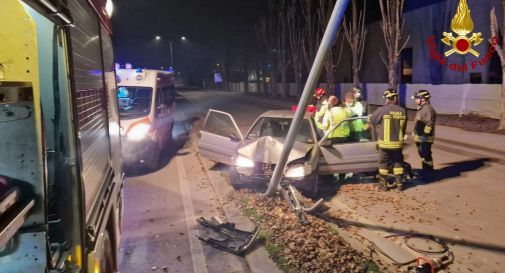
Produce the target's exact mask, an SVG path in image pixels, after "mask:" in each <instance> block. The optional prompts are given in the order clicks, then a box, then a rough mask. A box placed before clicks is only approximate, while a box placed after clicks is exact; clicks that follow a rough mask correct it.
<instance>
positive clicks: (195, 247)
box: [176, 157, 208, 273]
mask: <svg viewBox="0 0 505 273" xmlns="http://www.w3.org/2000/svg"><path fill="white" fill-rule="evenodd" d="M176 161H177V173H178V174H179V185H180V186H181V194H182V203H183V204H184V215H185V216H186V217H185V218H186V229H187V232H188V237H189V249H190V251H191V260H192V261H193V271H194V272H195V273H208V271H207V263H206V262H205V255H204V254H203V248H202V244H201V242H200V239H198V238H197V237H196V236H199V233H198V230H196V229H191V225H192V224H194V223H196V217H195V213H194V211H195V210H194V208H193V202H192V198H191V190H190V189H189V184H188V182H187V181H186V180H185V178H186V171H185V170H184V165H183V163H182V161H181V158H180V157H177V159H176ZM190 221H191V222H190Z"/></svg>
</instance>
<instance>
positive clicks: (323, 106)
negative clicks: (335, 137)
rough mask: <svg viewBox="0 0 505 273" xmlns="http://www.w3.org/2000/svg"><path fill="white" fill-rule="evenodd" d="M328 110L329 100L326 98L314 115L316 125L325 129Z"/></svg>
mask: <svg viewBox="0 0 505 273" xmlns="http://www.w3.org/2000/svg"><path fill="white" fill-rule="evenodd" d="M327 111H328V100H325V101H323V102H322V103H321V107H320V108H319V110H318V111H317V112H316V114H315V115H314V121H315V122H316V126H317V128H319V129H321V130H324V125H323V118H324V115H325V114H326V112H327Z"/></svg>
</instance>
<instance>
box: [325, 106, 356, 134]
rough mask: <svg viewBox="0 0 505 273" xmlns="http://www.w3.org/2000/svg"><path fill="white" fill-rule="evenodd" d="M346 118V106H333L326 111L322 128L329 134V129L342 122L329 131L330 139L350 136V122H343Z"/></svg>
mask: <svg viewBox="0 0 505 273" xmlns="http://www.w3.org/2000/svg"><path fill="white" fill-rule="evenodd" d="M346 119H347V112H346V111H345V109H344V108H342V107H340V106H335V107H332V108H331V109H330V110H328V111H327V112H326V115H325V116H324V118H323V124H322V128H321V129H322V130H324V133H325V134H327V133H328V131H329V130H332V129H333V128H334V127H335V126H337V125H338V124H340V126H338V127H337V128H335V129H334V130H332V131H331V132H330V133H329V135H328V139H332V138H345V137H348V136H349V134H350V129H349V124H348V122H342V121H344V120H346Z"/></svg>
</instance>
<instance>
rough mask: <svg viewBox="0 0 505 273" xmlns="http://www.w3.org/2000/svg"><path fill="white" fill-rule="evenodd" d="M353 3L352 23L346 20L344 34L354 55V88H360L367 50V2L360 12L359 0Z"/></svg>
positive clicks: (353, 0) (354, 0) (352, 0)
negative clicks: (361, 71) (364, 56)
mask: <svg viewBox="0 0 505 273" xmlns="http://www.w3.org/2000/svg"><path fill="white" fill-rule="evenodd" d="M351 2H352V18H351V22H347V21H346V20H344V33H345V39H346V40H347V43H348V44H349V46H350V47H351V54H352V78H353V86H354V87H356V88H358V87H359V85H360V79H359V72H360V70H361V64H362V63H363V52H364V50H365V40H366V34H367V29H366V27H365V16H366V0H365V3H364V7H365V8H363V10H360V11H359V14H358V4H357V3H356V2H357V0H351Z"/></svg>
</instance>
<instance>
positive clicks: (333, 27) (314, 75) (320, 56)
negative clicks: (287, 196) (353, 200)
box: [265, 0, 349, 196]
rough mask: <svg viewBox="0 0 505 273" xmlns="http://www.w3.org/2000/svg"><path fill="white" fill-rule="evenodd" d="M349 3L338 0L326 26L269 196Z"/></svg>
mask: <svg viewBox="0 0 505 273" xmlns="http://www.w3.org/2000/svg"><path fill="white" fill-rule="evenodd" d="M348 3H349V0H338V1H337V3H336V4H335V7H334V8H333V13H332V15H331V18H330V21H329V22H328V26H327V27H326V31H325V33H324V36H323V39H322V41H321V45H320V46H319V50H318V51H317V55H316V58H315V60H314V64H312V68H311V70H310V73H309V77H308V79H307V83H305V88H304V89H303V93H302V96H301V98H300V101H299V102H298V109H297V110H296V113H295V116H294V118H293V122H292V123H291V126H290V127H289V130H288V135H287V136H286V141H285V142H284V146H283V148H282V152H281V155H280V158H279V162H277V164H276V165H275V170H274V173H273V175H272V178H271V179H270V183H269V184H268V189H267V191H266V192H265V195H267V196H272V195H274V194H275V192H276V191H277V188H278V187H279V183H280V181H281V178H282V175H283V173H284V168H286V164H287V160H288V156H289V154H290V152H291V149H292V148H293V144H294V142H295V137H296V134H297V133H298V129H299V128H300V124H301V121H302V118H303V116H304V114H305V111H306V109H307V105H308V103H309V99H310V93H311V92H312V90H314V87H316V85H317V81H318V80H319V76H320V75H321V71H322V70H323V66H324V61H325V59H326V56H327V53H328V51H329V50H330V49H331V47H332V45H333V42H334V41H335V36H336V34H337V30H338V28H339V26H340V23H341V22H342V18H343V17H344V14H345V10H346V8H347V4H348Z"/></svg>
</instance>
